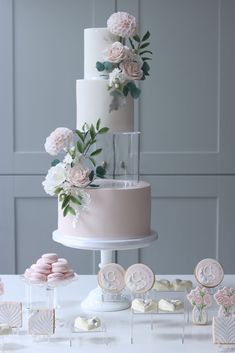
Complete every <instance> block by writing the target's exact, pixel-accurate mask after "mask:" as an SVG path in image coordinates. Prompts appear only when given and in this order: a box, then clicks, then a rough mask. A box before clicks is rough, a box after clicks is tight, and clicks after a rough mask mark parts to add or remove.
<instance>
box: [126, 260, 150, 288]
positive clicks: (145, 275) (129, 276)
mask: <svg viewBox="0 0 235 353" xmlns="http://www.w3.org/2000/svg"><path fill="white" fill-rule="evenodd" d="M125 282H126V287H127V288H128V289H129V290H130V291H131V292H132V293H146V292H147V291H149V290H150V289H152V287H153V285H154V282H155V275H154V273H153V271H152V270H151V268H149V267H148V266H146V265H144V264H141V263H138V264H134V265H132V266H130V267H129V268H128V269H127V270H126V274H125Z"/></svg>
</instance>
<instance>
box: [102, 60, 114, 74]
mask: <svg viewBox="0 0 235 353" xmlns="http://www.w3.org/2000/svg"><path fill="white" fill-rule="evenodd" d="M103 65H104V68H105V70H106V71H107V72H111V71H112V70H113V64H112V63H111V62H110V61H104V63H103Z"/></svg>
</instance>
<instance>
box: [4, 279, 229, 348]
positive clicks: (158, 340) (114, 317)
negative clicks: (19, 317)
mask: <svg viewBox="0 0 235 353" xmlns="http://www.w3.org/2000/svg"><path fill="white" fill-rule="evenodd" d="M0 277H1V278H2V280H3V282H4V284H5V294H4V296H2V297H0V300H7V301H10V300H19V301H22V302H23V304H24V303H25V286H24V283H23V282H22V280H21V279H20V278H19V276H15V275H1V276H0ZM163 277H164V278H167V279H169V280H173V279H174V278H181V279H193V277H192V276H183V275H177V276H167V275H164V276H158V279H160V278H163ZM223 284H224V285H227V286H233V287H235V276H233V275H227V276H225V279H224V282H223ZM96 285H97V281H96V276H87V275H81V276H79V277H78V280H77V281H75V282H73V283H71V284H70V285H68V286H66V287H63V288H60V290H59V292H58V298H59V302H60V304H61V308H60V309H57V310H56V317H57V319H58V320H59V321H60V320H61V322H62V320H64V322H69V321H71V320H72V319H73V318H74V317H76V316H78V315H81V314H83V312H82V311H81V308H80V303H81V300H82V299H84V298H85V297H86V296H87V294H88V292H89V291H90V290H91V289H93V288H95V287H96ZM214 310H217V308H212V309H211V310H210V311H209V318H210V320H211V319H212V316H213V313H214ZM25 312H26V311H25V310H24V313H25ZM215 312H216V311H215ZM91 315H94V313H92V314H91ZM95 315H97V316H98V317H100V318H101V319H102V320H103V321H104V322H105V324H106V326H107V336H108V345H107V346H106V345H105V344H104V340H103V337H101V335H100V338H99V335H97V336H96V335H93V334H87V335H86V336H85V335H81V336H79V337H81V338H79V339H76V340H75V341H73V345H72V347H70V345H69V331H70V330H69V328H68V327H65V326H63V327H61V328H58V329H57V332H56V335H55V336H53V337H52V339H51V340H50V341H49V342H48V341H46V340H41V341H40V342H35V340H33V338H32V337H31V336H28V335H27V334H26V333H27V331H26V328H27V322H24V326H23V328H22V330H21V331H20V335H19V336H15V335H14V336H9V337H7V341H6V344H5V351H11V352H12V351H15V352H19V353H21V352H30V353H31V352H34V353H36V352H40V353H41V352H44V353H47V352H56V353H60V352H63V353H64V352H71V353H72V352H78V351H79V350H80V351H82V352H84V353H86V352H94V351H95V352H104V351H107V352H112V353H115V352H118V353H120V352H122V350H124V349H125V351H126V350H128V353H131V352H136V353H139V352H141V353H142V352H143V351H144V353H151V352H158V353H168V352H190V353H194V352H195V353H196V352H197V353H204V352H205V353H210V352H218V351H220V348H219V347H218V346H216V345H214V344H213V343H212V335H211V325H207V326H194V325H192V324H191V320H190V322H189V323H188V324H187V325H186V327H185V342H184V344H182V342H181V334H182V328H181V321H180V320H182V318H180V315H174V314H172V315H169V314H167V315H161V316H156V317H155V321H154V329H153V330H151V329H150V323H149V317H147V316H145V317H141V318H140V319H139V317H138V318H137V317H136V320H137V319H138V321H136V324H135V326H134V343H133V344H130V319H131V313H130V309H128V310H124V311H120V312H111V313H110V312H108V313H95ZM139 320H140V321H139ZM25 321H26V320H25ZM137 322H138V323H137ZM88 335H89V336H88ZM230 351H231V349H230ZM234 351H235V349H234Z"/></svg>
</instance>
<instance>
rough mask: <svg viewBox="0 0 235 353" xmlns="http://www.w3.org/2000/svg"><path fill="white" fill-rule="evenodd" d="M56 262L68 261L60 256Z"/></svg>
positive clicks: (63, 262) (66, 262)
mask: <svg viewBox="0 0 235 353" xmlns="http://www.w3.org/2000/svg"><path fill="white" fill-rule="evenodd" d="M57 262H59V263H62V264H68V261H67V260H66V259H64V258H63V257H60V258H59V259H58V260H57Z"/></svg>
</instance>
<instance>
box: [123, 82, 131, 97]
mask: <svg viewBox="0 0 235 353" xmlns="http://www.w3.org/2000/svg"><path fill="white" fill-rule="evenodd" d="M122 92H123V94H124V96H125V97H126V96H127V95H128V92H129V88H128V86H127V85H125V86H123V90H122Z"/></svg>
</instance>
